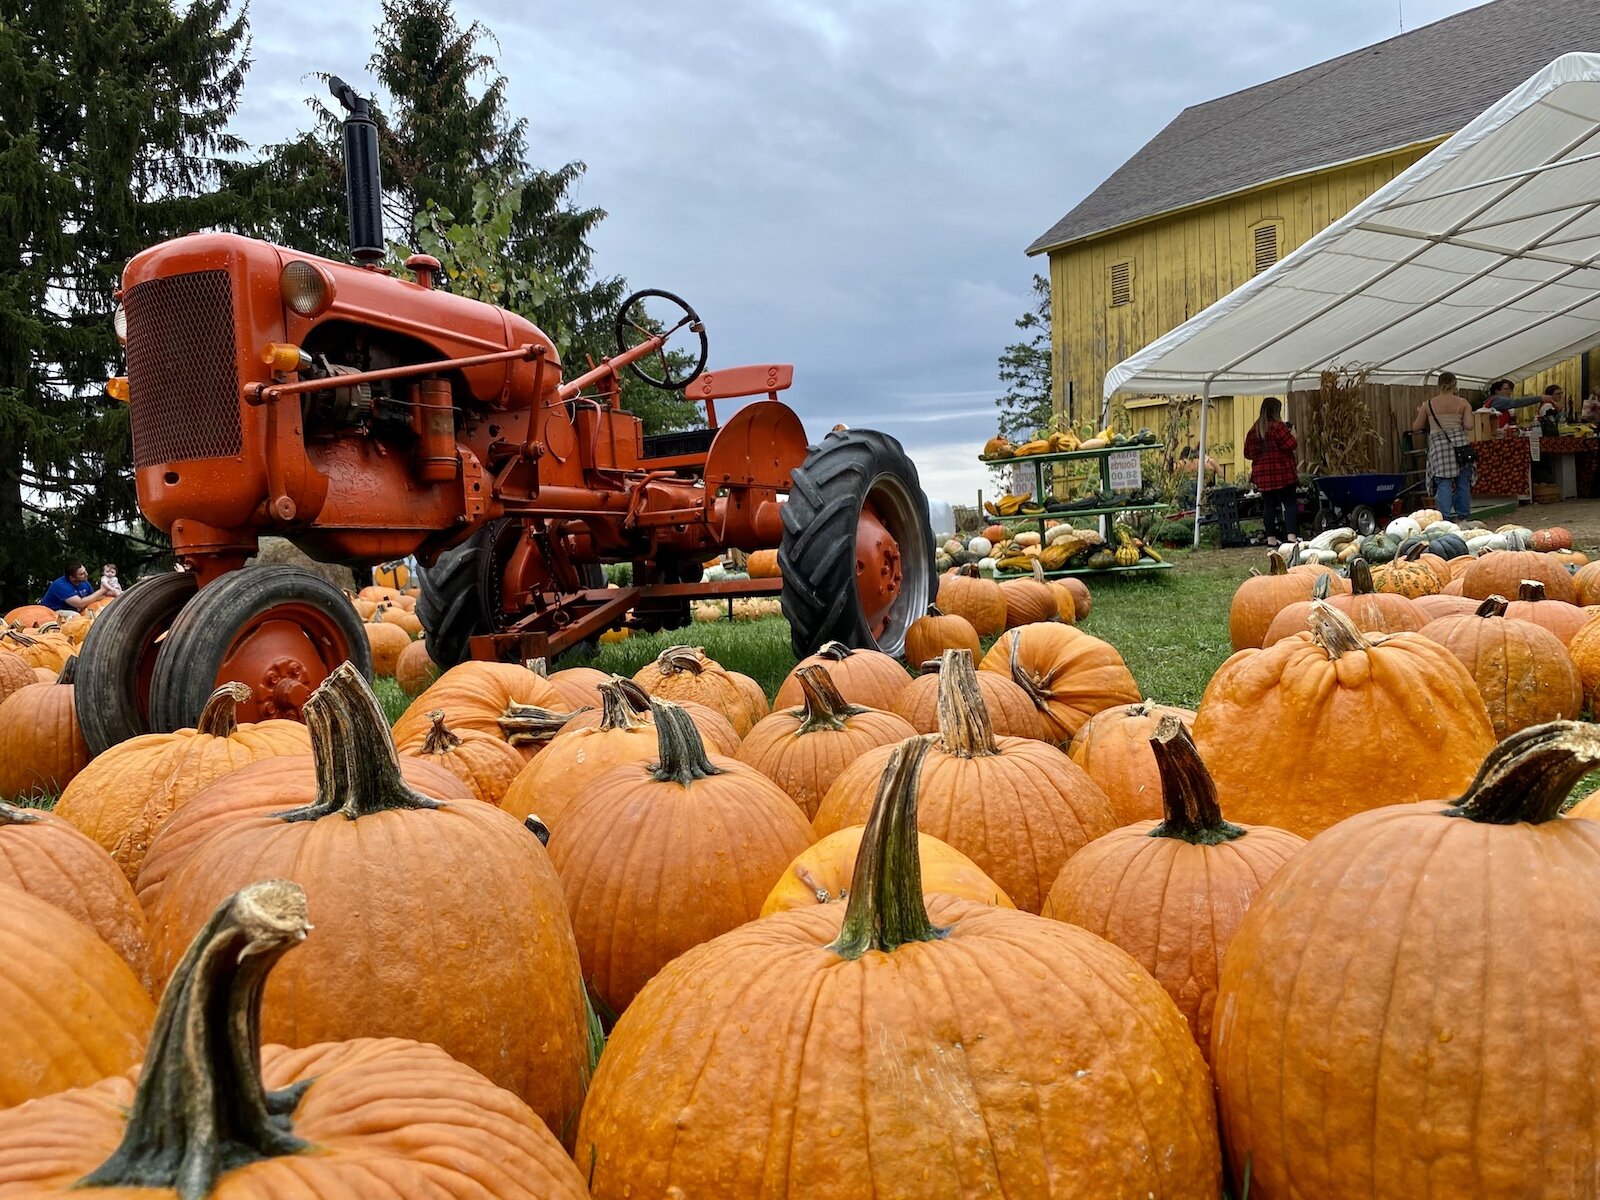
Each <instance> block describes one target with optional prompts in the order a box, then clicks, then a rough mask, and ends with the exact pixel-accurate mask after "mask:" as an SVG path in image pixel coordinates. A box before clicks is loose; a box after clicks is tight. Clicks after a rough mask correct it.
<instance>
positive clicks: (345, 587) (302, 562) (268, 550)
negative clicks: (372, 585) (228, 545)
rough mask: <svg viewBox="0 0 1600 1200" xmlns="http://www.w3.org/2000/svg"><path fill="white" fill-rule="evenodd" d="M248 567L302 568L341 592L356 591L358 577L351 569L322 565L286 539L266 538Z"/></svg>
mask: <svg viewBox="0 0 1600 1200" xmlns="http://www.w3.org/2000/svg"><path fill="white" fill-rule="evenodd" d="M244 565H245V566H247V567H301V568H303V569H305V570H307V571H310V572H311V573H312V574H313V575H317V576H320V577H321V578H323V579H325V580H327V581H328V582H329V583H331V584H333V586H334V587H336V588H338V589H339V590H340V591H344V592H353V591H355V590H356V577H355V572H353V571H352V570H351V569H350V568H349V567H346V566H342V565H340V564H338V563H322V562H318V561H317V560H316V559H314V558H312V557H311V556H310V555H309V554H307V553H306V552H305V551H304V550H302V549H300V547H299V546H296V545H295V544H294V543H293V542H291V541H289V540H287V539H286V538H276V537H264V538H262V539H261V549H260V551H259V552H258V553H257V554H256V556H255V557H254V558H250V559H246V560H245V564H244Z"/></svg>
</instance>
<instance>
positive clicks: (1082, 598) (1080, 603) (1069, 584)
mask: <svg viewBox="0 0 1600 1200" xmlns="http://www.w3.org/2000/svg"><path fill="white" fill-rule="evenodd" d="M1055 583H1056V586H1057V587H1063V588H1066V589H1067V591H1069V592H1071V593H1072V599H1073V601H1074V602H1075V603H1076V605H1077V618H1076V619H1077V620H1079V621H1081V620H1083V619H1084V618H1085V617H1087V616H1088V615H1089V610H1090V609H1092V608H1093V607H1094V596H1093V594H1092V593H1091V592H1090V591H1089V585H1088V584H1087V583H1085V582H1084V581H1083V580H1081V579H1079V578H1078V577H1077V576H1076V575H1069V576H1068V577H1067V578H1065V579H1058V580H1056V581H1055Z"/></svg>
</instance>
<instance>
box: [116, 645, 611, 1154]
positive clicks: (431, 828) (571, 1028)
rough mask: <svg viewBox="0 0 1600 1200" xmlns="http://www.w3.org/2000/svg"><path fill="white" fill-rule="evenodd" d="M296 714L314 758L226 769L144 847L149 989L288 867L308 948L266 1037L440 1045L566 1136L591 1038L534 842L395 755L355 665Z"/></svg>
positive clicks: (544, 864) (280, 990)
mask: <svg viewBox="0 0 1600 1200" xmlns="http://www.w3.org/2000/svg"><path fill="white" fill-rule="evenodd" d="M304 711H305V717H306V722H307V725H308V727H309V729H310V731H311V742H312V751H313V753H312V758H311V761H309V762H308V761H307V760H306V759H304V758H299V757H292V756H285V757H280V758H275V759H268V760H266V761H264V762H258V763H255V764H254V765H252V766H250V767H246V768H245V769H244V770H243V771H239V772H237V773H235V774H233V775H230V776H228V777H227V778H226V779H224V780H222V781H221V782H219V783H217V784H216V785H214V786H213V787H212V788H210V789H209V790H208V791H207V792H205V793H203V794H202V795H200V796H197V797H196V798H195V799H194V800H193V801H191V802H190V803H189V804H187V805H185V806H184V807H183V808H181V809H179V810H178V812H177V813H176V814H175V815H174V817H173V818H172V820H171V821H170V822H169V823H168V825H167V827H166V828H165V829H163V830H162V831H161V835H160V836H159V837H158V838H157V839H156V841H155V843H154V845H152V846H151V848H150V854H149V856H148V858H147V860H146V862H145V869H144V872H143V874H141V876H140V880H139V888H138V891H139V893H140V897H141V900H142V901H144V902H145V906H146V912H147V913H148V914H149V916H150V926H151V944H150V968H151V976H152V979H153V980H154V981H155V984H156V986H157V988H158V989H159V988H164V987H166V986H167V981H168V980H169V979H171V978H172V976H173V973H174V972H175V971H176V970H177V967H178V962H179V959H180V958H181V957H182V955H183V952H184V949H185V948H186V947H187V945H188V943H189V941H190V940H191V939H192V938H193V937H194V936H195V934H196V933H197V932H198V931H199V930H200V929H201V927H202V926H204V925H205V923H206V921H207V919H208V918H209V916H210V914H211V913H212V912H213V911H214V910H215V908H216V906H217V905H218V904H219V903H221V901H222V900H223V899H224V898H226V897H227V896H228V895H229V894H230V893H231V892H233V891H235V890H236V889H238V888H239V887H242V886H244V885H246V884H248V883H252V882H254V881H256V880H259V879H261V878H263V877H265V878H269V879H271V878H277V877H283V876H287V875H290V874H293V875H294V877H295V879H296V882H298V883H299V884H300V885H301V886H303V887H304V888H305V889H306V894H307V895H308V897H309V898H310V904H311V910H312V912H314V913H315V914H316V923H317V937H316V939H315V941H313V942H310V943H308V944H307V945H306V946H305V947H304V948H303V949H301V950H300V951H298V952H297V953H296V954H295V955H294V956H293V958H291V959H288V960H287V961H286V962H284V963H283V964H281V965H280V966H279V967H278V968H277V970H276V971H275V972H274V974H273V978H272V979H271V981H270V982H268V984H267V989H266V1010H267V1017H266V1020H265V1023H264V1027H263V1032H264V1036H265V1037H266V1039H267V1040H268V1041H275V1042H282V1043H284V1044H286V1045H301V1046H307V1045H312V1044H314V1043H316V1042H323V1041H330V1040H340V1039H343V1038H348V1037H406V1038H413V1039H415V1040H417V1041H425V1042H433V1043H435V1044H437V1045H438V1046H440V1047H442V1048H443V1049H444V1050H445V1051H446V1052H447V1053H448V1054H450V1055H451V1056H452V1057H454V1058H456V1059H459V1060H460V1061H461V1062H464V1063H466V1064H467V1065H468V1066H470V1067H475V1068H476V1069H477V1070H479V1071H482V1072H483V1073H484V1074H485V1075H487V1076H488V1077H489V1078H490V1079H491V1080H493V1081H494V1082H496V1083H498V1084H499V1085H500V1086H501V1087H504V1088H507V1089H508V1090H510V1091H512V1092H514V1093H516V1094H517V1095H518V1096H520V1097H522V1099H523V1100H525V1101H526V1102H527V1103H528V1104H529V1105H530V1106H531V1107H532V1108H533V1109H534V1111H535V1112H537V1113H538V1114H539V1115H540V1116H541V1117H542V1118H544V1120H545V1122H546V1124H548V1125H549V1126H550V1127H551V1128H552V1129H567V1128H569V1126H568V1125H567V1122H568V1121H569V1120H570V1118H571V1117H572V1115H573V1114H574V1113H575V1112H576V1111H577V1107H578V1105H579V1103H580V1102H581V1100H582V1096H583V1081H584V1074H585V1072H586V1070H587V1068H588V1062H589V1039H588V1032H587V1021H586V1016H585V1010H584V1003H583V984H582V978H581V976H580V974H579V971H578V958H577V948H576V946H575V945H574V944H573V941H572V932H571V929H570V928H569V927H568V925H567V921H566V918H565V912H564V905H563V902H562V898H561V885H560V882H559V881H558V880H557V879H556V876H555V872H554V871H553V870H552V869H551V866H550V861H549V859H548V857H547V856H546V855H545V852H544V850H543V849H542V848H541V847H540V845H539V843H538V840H537V839H536V838H535V837H534V835H533V833H531V832H529V831H528V830H527V829H525V828H524V827H523V826H522V824H521V823H520V822H518V821H517V820H515V819H514V818H512V817H510V816H507V815H506V814H505V813H503V812H501V811H500V810H499V809H497V808H495V807H494V806H493V805H489V804H484V803H482V802H480V801H478V800H475V799H473V798H472V797H471V796H470V795H469V794H468V789H467V788H466V785H464V784H463V783H462V782H461V781H460V780H459V779H457V778H456V777H455V776H453V775H451V774H450V773H449V772H448V771H445V770H443V769H442V768H440V767H436V766H433V765H432V764H431V763H428V762H426V761H424V760H421V759H415V760H409V761H406V762H404V763H403V762H402V760H400V759H399V758H397V757H396V755H395V751H394V746H393V744H392V743H391V742H390V740H389V736H388V731H387V729H386V728H385V723H384V719H383V712H382V710H381V709H379V707H378V702H377V700H376V699H375V698H374V697H373V695H372V692H371V690H370V689H369V688H368V687H367V685H366V682H365V681H364V680H363V679H362V678H361V676H360V674H359V673H358V672H357V671H356V670H355V668H354V667H353V666H352V665H351V664H350V663H343V664H341V665H340V666H339V667H337V668H336V669H335V670H334V671H333V672H332V673H331V674H329V676H328V678H327V680H326V681H325V682H324V683H323V684H322V685H321V686H320V687H319V688H318V689H317V690H316V692H314V693H313V694H312V696H311V698H310V699H309V700H307V701H306V705H305V710H304ZM410 779H420V780H425V781H428V783H427V784H426V786H427V787H428V788H429V790H430V791H435V792H438V791H442V792H443V793H444V795H445V796H446V797H447V798H448V799H447V800H445V801H444V802H441V801H440V800H439V799H438V798H436V796H430V795H427V794H424V793H423V792H422V791H419V790H417V789H416V788H415V787H413V786H412V784H411V783H410V782H408V780H410Z"/></svg>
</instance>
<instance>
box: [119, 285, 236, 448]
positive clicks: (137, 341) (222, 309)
mask: <svg viewBox="0 0 1600 1200" xmlns="http://www.w3.org/2000/svg"><path fill="white" fill-rule="evenodd" d="M123 304H124V305H125V306H126V308H127V311H128V390H129V394H130V397H131V399H130V403H129V406H128V407H129V417H130V419H131V421H132V424H133V465H134V466H136V467H149V466H155V465H157V464H160V463H167V462H182V461H184V460H185V459H191V458H224V457H229V456H232V455H235V454H238V453H239V451H240V449H242V447H243V445H244V431H243V429H242V428H241V426H240V424H239V368H238V364H237V362H236V361H235V359H234V345H233V338H234V332H233V287H232V284H231V282H230V280H229V278H228V272H226V271H195V272H192V273H191V274H188V275H174V276H173V277H172V278H170V279H150V280H147V281H145V282H144V283H141V284H138V285H137V286H135V287H133V288H130V289H129V291H128V293H127V295H126V296H124V297H123Z"/></svg>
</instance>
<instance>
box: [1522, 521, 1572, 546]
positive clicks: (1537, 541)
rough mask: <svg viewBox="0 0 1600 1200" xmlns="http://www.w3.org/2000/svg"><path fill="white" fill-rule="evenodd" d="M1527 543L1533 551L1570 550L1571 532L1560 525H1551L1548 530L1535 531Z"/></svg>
mask: <svg viewBox="0 0 1600 1200" xmlns="http://www.w3.org/2000/svg"><path fill="white" fill-rule="evenodd" d="M1529 543H1530V544H1531V545H1532V546H1533V548H1534V549H1535V550H1542V551H1550V550H1571V549H1572V532H1571V531H1570V530H1568V529H1564V528H1562V527H1561V526H1560V525H1552V526H1551V527H1550V528H1549V529H1535V530H1534V531H1533V537H1531V538H1530V539H1529Z"/></svg>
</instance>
